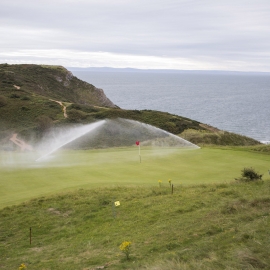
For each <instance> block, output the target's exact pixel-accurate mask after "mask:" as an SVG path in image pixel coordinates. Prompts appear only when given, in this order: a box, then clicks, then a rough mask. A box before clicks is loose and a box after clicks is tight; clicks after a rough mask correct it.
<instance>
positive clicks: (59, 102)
mask: <svg viewBox="0 0 270 270" xmlns="http://www.w3.org/2000/svg"><path fill="white" fill-rule="evenodd" d="M50 100H51V101H53V102H56V103H58V104H59V105H60V106H61V107H62V108H63V113H64V117H65V118H67V117H68V116H67V107H66V106H65V105H64V104H63V103H62V102H61V101H58V100H53V99H50Z"/></svg>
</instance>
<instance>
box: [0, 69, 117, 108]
mask: <svg viewBox="0 0 270 270" xmlns="http://www.w3.org/2000/svg"><path fill="white" fill-rule="evenodd" d="M13 85H16V86H17V87H19V89H20V90H21V91H24V92H28V93H31V94H38V95H42V96H43V97H48V98H52V99H56V100H61V101H64V102H70V103H78V104H83V105H91V106H100V107H109V108H116V107H117V106H116V105H115V104H114V103H113V102H112V101H111V100H110V99H108V97H107V96H106V95H105V93H104V91H103V90H102V89H99V88H96V87H95V86H94V85H92V84H89V83H87V82H84V81H82V80H80V79H78V78H77V77H75V76H73V74H72V73H71V72H70V71H68V70H67V69H65V68H64V67H62V66H47V65H8V64H2V65H0V88H2V89H8V88H9V87H10V86H13Z"/></svg>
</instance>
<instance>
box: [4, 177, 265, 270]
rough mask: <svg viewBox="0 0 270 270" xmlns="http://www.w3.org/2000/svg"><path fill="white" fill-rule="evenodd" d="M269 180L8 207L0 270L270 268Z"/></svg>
mask: <svg viewBox="0 0 270 270" xmlns="http://www.w3.org/2000/svg"><path fill="white" fill-rule="evenodd" d="M269 184H270V182H269V181H265V182H263V181H259V182H253V183H252V182H249V183H232V184H225V183H223V184H212V185H200V186H188V187H187V186H182V185H178V186H177V187H176V188H175V190H174V194H173V195H172V194H171V190H170V186H169V184H168V183H167V184H166V183H164V184H162V186H161V187H158V185H157V186H156V187H152V188H151V187H149V188H143V187H124V186H121V187H119V186H118V187H117V186H115V187H112V188H106V187H104V186H103V187H100V188H96V189H91V190H86V189H80V190H77V191H73V192H69V193H63V194H57V195H54V196H52V197H40V198H36V199H33V200H31V201H29V202H25V203H23V204H21V205H17V206H12V207H6V208H4V209H2V210H0V231H1V235H0V254H1V261H0V269H18V267H19V266H20V264H22V263H24V264H25V265H26V267H27V269H29V270H31V269H58V270H61V269H65V270H66V269H70V270H73V269H84V270H97V269H105V268H106V269H134V270H135V269H138V270H139V269H149V270H150V269H152V270H164V269H166V270H177V269H179V270H180V269H186V270H191V269H204V270H211V269H215V270H216V269H269V267H270V258H269V248H270V244H269V229H270V222H269V206H270V197H269V188H270V186H269ZM115 201H119V202H120V206H117V207H115V206H114V204H113V203H114V202H115ZM29 228H31V244H30V237H29ZM267 235H268V237H267ZM123 241H130V242H131V248H130V260H127V259H126V256H125V254H123V253H122V252H121V250H120V249H119V246H120V244H121V243H122V242H123Z"/></svg>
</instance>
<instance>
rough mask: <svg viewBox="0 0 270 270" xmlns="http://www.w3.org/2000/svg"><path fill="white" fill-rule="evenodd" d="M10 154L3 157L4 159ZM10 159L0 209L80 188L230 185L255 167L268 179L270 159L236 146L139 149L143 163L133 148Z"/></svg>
mask: <svg viewBox="0 0 270 270" xmlns="http://www.w3.org/2000/svg"><path fill="white" fill-rule="evenodd" d="M8 154H10V153H1V155H2V160H4V155H8ZM12 158H13V159H15V161H14V162H15V165H13V166H11V165H7V164H6V165H5V166H2V167H1V168H0V174H1V178H0V208H3V207H4V206H8V205H12V204H17V203H20V202H23V201H26V200H28V199H31V198H35V197H38V196H44V195H48V194H53V193H59V192H62V191H66V190H71V189H79V188H91V187H109V186H112V185H146V186H157V185H158V180H161V181H162V183H161V184H162V185H168V179H171V180H172V183H173V184H174V187H175V188H176V189H177V187H180V185H187V184H207V183H218V182H231V181H234V178H236V177H239V176H240V174H241V170H242V169H243V168H244V167H253V168H254V169H255V170H257V171H259V172H260V173H262V174H264V176H263V179H265V180H266V179H269V175H268V169H270V156H269V155H265V154H260V153H253V152H249V151H243V150H242V149H237V148H235V149H226V148H224V149H222V148H220V149H216V148H203V149H194V150H182V149H177V150H172V149H161V148H160V149H155V150H151V149H141V163H140V160H139V155H138V149H137V148H135V147H130V148H118V149H117V148H115V149H106V150H87V151H68V150H63V151H59V152H58V153H56V154H55V155H54V156H53V157H52V158H51V159H50V160H49V161H44V162H36V161H35V159H34V158H32V157H30V156H28V155H27V154H23V153H21V154H19V153H17V154H16V156H15V157H14V156H13V157H12ZM31 158H32V160H31ZM9 160H11V159H9Z"/></svg>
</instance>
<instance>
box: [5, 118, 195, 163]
mask: <svg viewBox="0 0 270 270" xmlns="http://www.w3.org/2000/svg"><path fill="white" fill-rule="evenodd" d="M136 141H140V147H141V148H142V149H148V150H149V149H152V150H155V152H156V151H157V149H160V151H161V149H164V148H170V149H179V148H186V149H196V148H199V147H198V146H197V145H194V144H192V143H190V142H188V141H186V140H184V139H182V138H180V137H178V136H176V135H174V134H172V133H169V132H167V131H165V130H162V129H160V128H156V127H154V126H151V125H149V124H145V123H141V122H138V121H134V120H127V119H122V118H118V119H113V120H112V119H110V120H109V119H107V120H101V121H98V122H95V123H92V124H88V125H81V126H73V127H66V128H63V127H62V128H59V129H56V130H53V131H52V132H51V133H50V134H47V136H46V137H45V138H44V139H43V140H42V141H41V142H39V143H37V144H35V145H34V151H33V152H27V153H25V152H16V151H5V152H2V153H0V165H1V166H4V167H40V166H58V165H59V166H63V162H60V160H57V158H54V153H55V152H57V151H58V150H59V149H62V148H71V149H75V150H76V149H93V148H94V149H99V148H103V149H104V148H112V147H131V146H134V147H136V145H135V142H136ZM161 152H162V151H161ZM50 160H52V161H53V162H50ZM74 162H75V161H74Z"/></svg>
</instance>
